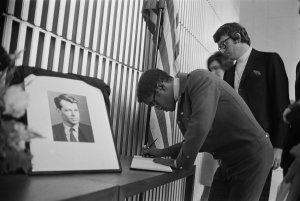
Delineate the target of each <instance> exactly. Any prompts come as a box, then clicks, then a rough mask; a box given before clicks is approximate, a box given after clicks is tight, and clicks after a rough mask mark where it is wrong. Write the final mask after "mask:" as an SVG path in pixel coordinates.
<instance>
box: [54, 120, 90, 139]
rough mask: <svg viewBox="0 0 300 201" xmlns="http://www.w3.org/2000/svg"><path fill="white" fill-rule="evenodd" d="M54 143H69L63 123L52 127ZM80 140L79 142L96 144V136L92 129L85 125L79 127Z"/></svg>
mask: <svg viewBox="0 0 300 201" xmlns="http://www.w3.org/2000/svg"><path fill="white" fill-rule="evenodd" d="M52 131H53V139H54V141H68V140H67V137H66V134H65V128H64V125H63V124H62V123H60V124H56V125H53V126H52ZM78 140H79V142H94V136H93V131H92V128H91V127H90V126H88V125H85V124H81V123H80V124H79V127H78Z"/></svg>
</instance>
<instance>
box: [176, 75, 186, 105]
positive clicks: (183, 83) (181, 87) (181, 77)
mask: <svg viewBox="0 0 300 201" xmlns="http://www.w3.org/2000/svg"><path fill="white" fill-rule="evenodd" d="M188 76H189V74H187V73H178V74H177V75H176V77H177V78H179V91H178V92H179V93H178V95H179V97H178V99H180V97H181V94H182V93H183V92H184V90H185V86H186V81H187V78H188Z"/></svg>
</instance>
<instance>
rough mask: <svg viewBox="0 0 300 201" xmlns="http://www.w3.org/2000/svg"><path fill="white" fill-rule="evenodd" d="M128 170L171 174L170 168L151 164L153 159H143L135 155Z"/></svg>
mask: <svg viewBox="0 0 300 201" xmlns="http://www.w3.org/2000/svg"><path fill="white" fill-rule="evenodd" d="M130 168H132V169H140V170H150V171H159V172H172V169H171V167H169V166H166V165H162V164H158V163H155V162H153V158H145V157H142V156H137V155H136V156H133V159H132V162H131V166H130Z"/></svg>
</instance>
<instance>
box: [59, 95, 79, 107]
mask: <svg viewBox="0 0 300 201" xmlns="http://www.w3.org/2000/svg"><path fill="white" fill-rule="evenodd" d="M62 100H65V101H68V102H70V103H76V104H77V103H78V101H77V100H76V99H75V98H74V97H73V96H71V95H69V94H60V95H59V96H57V97H55V98H54V103H55V105H56V107H57V108H58V109H61V104H60V102H61V101H62Z"/></svg>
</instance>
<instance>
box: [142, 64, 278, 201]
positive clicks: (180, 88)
mask: <svg viewBox="0 0 300 201" xmlns="http://www.w3.org/2000/svg"><path fill="white" fill-rule="evenodd" d="M137 96H138V101H139V102H143V103H145V104H147V105H149V106H154V107H156V108H157V109H161V110H165V111H174V110H175V107H176V103H177V102H178V103H177V104H178V108H177V123H178V126H179V128H180V130H181V132H182V134H183V135H184V140H183V141H182V142H180V143H178V144H175V145H172V146H170V147H167V148H165V149H155V148H154V149H146V150H144V154H145V155H152V156H154V157H164V156H170V157H171V158H156V159H154V161H155V162H157V163H161V164H164V165H169V166H171V167H173V168H178V169H183V168H189V167H191V166H192V165H193V164H194V161H195V158H196V156H197V153H198V152H199V151H200V152H209V153H211V154H212V155H213V156H214V158H215V159H220V160H221V161H222V162H221V166H222V168H223V169H225V170H226V176H227V178H230V181H229V180H223V181H222V183H220V182H219V186H215V187H217V188H221V189H222V190H221V191H219V192H218V195H217V196H218V198H216V199H215V200H223V201H226V200H227V201H254V200H258V199H259V196H260V193H261V191H262V188H263V185H264V182H265V179H266V178H267V175H268V172H269V169H270V168H271V166H272V158H273V151H272V145H271V143H270V140H269V138H268V134H267V133H265V131H264V130H263V129H262V128H261V127H260V125H259V124H258V123H257V121H256V120H255V118H254V116H253V115H252V113H251V111H250V110H249V108H248V106H247V105H246V103H245V102H244V101H243V99H242V98H241V97H240V96H239V95H238V94H237V93H236V92H235V91H234V90H233V89H232V88H231V87H230V86H229V85H228V84H227V83H226V82H224V81H223V80H221V79H219V78H218V77H217V76H215V75H212V73H210V72H208V71H206V70H196V71H193V72H191V73H190V74H179V75H178V77H175V78H173V77H171V76H170V75H168V74H167V73H166V72H164V71H161V70H158V69H151V70H148V71H146V72H144V73H143V74H142V76H141V78H140V80H139V83H138V89H137ZM258 153H259V154H258ZM212 188H213V187H212ZM225 189H226V190H225ZM212 190H213V189H212ZM209 200H210V201H211V200H212V199H211V198H209Z"/></svg>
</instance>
